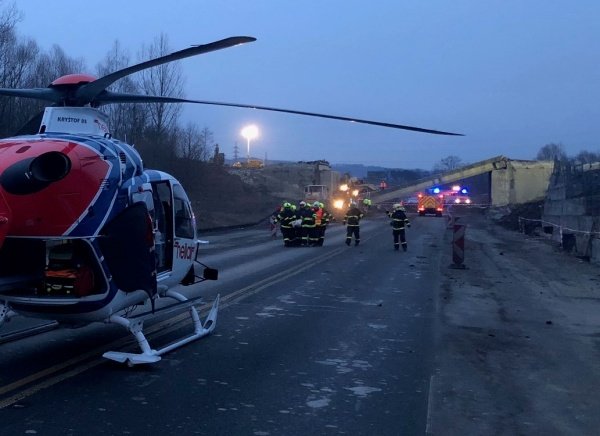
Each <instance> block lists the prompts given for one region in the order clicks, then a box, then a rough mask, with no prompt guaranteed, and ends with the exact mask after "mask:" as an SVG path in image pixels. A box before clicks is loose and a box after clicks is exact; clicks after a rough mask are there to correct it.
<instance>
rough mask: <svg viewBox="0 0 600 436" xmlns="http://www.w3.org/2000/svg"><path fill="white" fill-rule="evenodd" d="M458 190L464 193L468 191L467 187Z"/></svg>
mask: <svg viewBox="0 0 600 436" xmlns="http://www.w3.org/2000/svg"><path fill="white" fill-rule="evenodd" d="M460 192H462V193H463V194H466V193H467V192H469V191H468V190H467V188H462V189H461V190H460Z"/></svg>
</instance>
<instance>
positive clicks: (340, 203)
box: [333, 200, 344, 209]
mask: <svg viewBox="0 0 600 436" xmlns="http://www.w3.org/2000/svg"><path fill="white" fill-rule="evenodd" d="M333 207H335V208H336V209H343V208H344V200H335V201H334V202H333Z"/></svg>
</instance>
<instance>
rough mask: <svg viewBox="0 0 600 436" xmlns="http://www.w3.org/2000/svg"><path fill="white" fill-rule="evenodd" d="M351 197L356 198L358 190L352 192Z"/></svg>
mask: <svg viewBox="0 0 600 436" xmlns="http://www.w3.org/2000/svg"><path fill="white" fill-rule="evenodd" d="M352 195H353V196H355V197H358V189H355V190H354V191H352Z"/></svg>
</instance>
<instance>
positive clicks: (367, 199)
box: [363, 198, 373, 210]
mask: <svg viewBox="0 0 600 436" xmlns="http://www.w3.org/2000/svg"><path fill="white" fill-rule="evenodd" d="M363 204H364V205H365V209H366V210H370V209H371V205H372V204H373V202H372V201H371V199H370V198H365V199H364V200H363Z"/></svg>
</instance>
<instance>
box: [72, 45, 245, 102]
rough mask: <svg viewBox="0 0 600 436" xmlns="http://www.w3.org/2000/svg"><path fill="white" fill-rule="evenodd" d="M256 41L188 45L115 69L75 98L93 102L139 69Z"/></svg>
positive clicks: (80, 90)
mask: <svg viewBox="0 0 600 436" xmlns="http://www.w3.org/2000/svg"><path fill="white" fill-rule="evenodd" d="M252 41H256V38H253V37H251V36H232V37H230V38H225V39H221V40H219V41H214V42H211V43H208V44H203V45H194V46H192V47H188V48H186V49H183V50H179V51H176V52H174V53H171V54H168V55H165V56H162V57H159V58H156V59H151V60H149V61H146V62H142V63H139V64H136V65H131V66H129V67H127V68H123V69H122V70H118V71H115V72H113V73H110V74H108V75H106V76H104V77H101V78H99V79H97V80H94V81H93V82H90V83H87V84H85V85H83V86H81V87H80V88H79V89H78V90H77V92H76V94H75V98H76V99H77V100H80V101H86V102H91V101H93V100H94V99H95V98H96V97H97V96H98V95H99V94H100V93H102V91H104V90H105V89H106V88H107V87H109V86H110V85H111V84H113V83H114V82H116V81H117V80H119V79H122V78H123V77H125V76H128V75H130V74H133V73H137V72H138V71H142V70H145V69H147V68H151V67H156V66H158V65H162V64H166V63H168V62H173V61H177V60H179V59H184V58H187V57H190V56H196V55H199V54H204V53H208V52H211V51H215V50H221V49H224V48H229V47H233V46H235V45H239V44H245V43H247V42H252Z"/></svg>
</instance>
